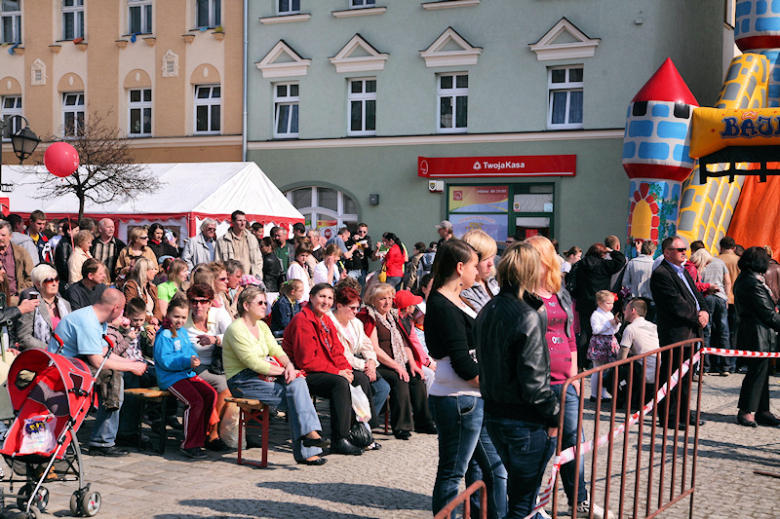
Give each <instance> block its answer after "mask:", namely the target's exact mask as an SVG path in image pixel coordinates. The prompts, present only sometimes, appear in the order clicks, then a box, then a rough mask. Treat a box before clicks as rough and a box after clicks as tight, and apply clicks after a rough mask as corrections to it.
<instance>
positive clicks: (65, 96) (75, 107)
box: [62, 92, 86, 138]
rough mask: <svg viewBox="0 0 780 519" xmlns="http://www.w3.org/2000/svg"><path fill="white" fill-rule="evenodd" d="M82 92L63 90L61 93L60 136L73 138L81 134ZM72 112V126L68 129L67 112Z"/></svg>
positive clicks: (82, 124) (82, 122)
mask: <svg viewBox="0 0 780 519" xmlns="http://www.w3.org/2000/svg"><path fill="white" fill-rule="evenodd" d="M85 105H86V103H85V100H84V92H63V93H62V136H63V137H65V138H74V137H78V136H79V135H81V132H82V131H83V126H84V119H85V113H84V106H85ZM70 113H72V114H73V123H74V125H73V128H72V131H69V126H68V123H67V118H68V114H70Z"/></svg>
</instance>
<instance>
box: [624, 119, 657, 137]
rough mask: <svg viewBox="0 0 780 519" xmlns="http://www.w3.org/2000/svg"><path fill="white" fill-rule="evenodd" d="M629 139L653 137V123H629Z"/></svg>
mask: <svg viewBox="0 0 780 519" xmlns="http://www.w3.org/2000/svg"><path fill="white" fill-rule="evenodd" d="M628 135H629V137H650V136H651V135H653V121H631V124H630V126H629V127H628Z"/></svg>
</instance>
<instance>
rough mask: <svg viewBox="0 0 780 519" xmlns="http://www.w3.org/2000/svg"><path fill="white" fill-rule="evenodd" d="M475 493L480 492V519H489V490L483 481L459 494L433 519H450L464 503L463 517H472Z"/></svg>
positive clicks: (475, 483) (473, 484) (476, 482)
mask: <svg viewBox="0 0 780 519" xmlns="http://www.w3.org/2000/svg"><path fill="white" fill-rule="evenodd" d="M475 492H479V517H480V519H487V512H488V507H487V488H486V487H485V483H484V482H483V481H481V480H480V481H475V482H474V483H472V484H471V485H470V486H469V488H467V489H466V490H464V491H463V492H461V493H460V494H458V497H456V498H455V499H453V500H452V501H450V502H449V503H447V506H445V507H444V508H442V509H441V510H439V513H438V514H436V515H435V516H434V518H433V519H449V517H450V514H451V513H452V512H454V511H455V509H456V508H458V505H459V504H461V503H463V517H465V518H469V517H471V496H472V494H474V493H475Z"/></svg>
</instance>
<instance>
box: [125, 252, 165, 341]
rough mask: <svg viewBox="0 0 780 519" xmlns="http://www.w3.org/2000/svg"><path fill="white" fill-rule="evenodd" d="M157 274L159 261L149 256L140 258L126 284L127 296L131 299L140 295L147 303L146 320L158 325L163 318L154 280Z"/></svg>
mask: <svg viewBox="0 0 780 519" xmlns="http://www.w3.org/2000/svg"><path fill="white" fill-rule="evenodd" d="M156 275H157V263H155V262H154V261H152V260H150V259H149V258H145V257H144V258H138V259H137V260H136V262H135V266H134V267H133V270H131V271H130V279H128V280H127V283H125V286H124V293H125V298H126V299H127V300H128V301H130V300H131V299H133V298H134V297H140V298H141V299H143V300H144V303H145V304H146V322H147V323H149V324H151V325H154V326H157V325H159V324H160V323H161V322H162V320H163V314H162V311H161V310H160V304H159V301H158V299H157V287H156V286H155V284H154V283H152V280H153V279H154V276H156Z"/></svg>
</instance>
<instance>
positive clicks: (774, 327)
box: [734, 270, 780, 352]
mask: <svg viewBox="0 0 780 519" xmlns="http://www.w3.org/2000/svg"><path fill="white" fill-rule="evenodd" d="M734 308H735V310H736V311H737V332H736V336H737V348H738V349H740V350H750V351H764V352H768V351H775V350H776V348H775V344H776V343H777V341H776V337H777V332H778V331H780V314H778V313H777V312H776V311H775V303H774V301H772V295H771V294H770V292H769V288H767V286H766V285H765V284H764V283H763V281H762V280H760V279H759V278H758V277H756V274H754V273H752V272H749V271H747V270H743V271H742V272H740V274H739V276H737V280H736V281H735V282H734Z"/></svg>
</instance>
